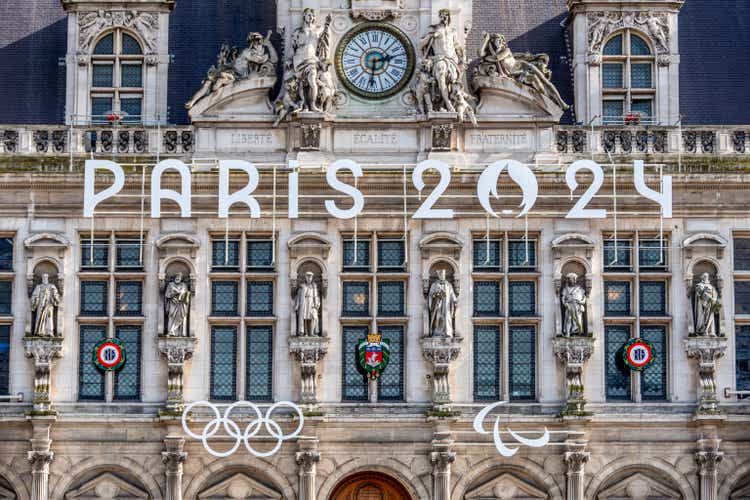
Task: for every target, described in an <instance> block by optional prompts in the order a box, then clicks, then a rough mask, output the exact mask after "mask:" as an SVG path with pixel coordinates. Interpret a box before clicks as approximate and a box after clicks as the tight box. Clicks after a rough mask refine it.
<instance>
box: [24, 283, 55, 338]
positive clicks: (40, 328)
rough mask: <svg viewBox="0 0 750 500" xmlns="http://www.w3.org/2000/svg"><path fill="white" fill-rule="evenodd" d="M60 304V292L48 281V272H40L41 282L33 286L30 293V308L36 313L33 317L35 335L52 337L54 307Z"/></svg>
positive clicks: (53, 330) (53, 331) (53, 332)
mask: <svg viewBox="0 0 750 500" xmlns="http://www.w3.org/2000/svg"><path fill="white" fill-rule="evenodd" d="M59 306H60V293H59V292H58V290H57V287H56V286H55V285H53V284H52V283H50V282H49V274H47V273H44V274H42V282H41V283H39V284H38V285H37V286H36V287H34V291H33V292H32V294H31V310H32V311H34V312H35V313H36V316H35V319H34V336H35V337H54V336H55V335H56V331H55V330H56V328H55V309H56V308H57V307H59Z"/></svg>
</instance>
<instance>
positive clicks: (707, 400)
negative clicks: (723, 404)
mask: <svg viewBox="0 0 750 500" xmlns="http://www.w3.org/2000/svg"><path fill="white" fill-rule="evenodd" d="M727 343H728V341H727V339H726V338H725V337H689V338H687V339H685V341H684V345H685V352H686V353H687V357H688V358H689V359H694V360H696V363H697V368H698V383H699V386H698V408H697V409H696V415H697V416H699V417H700V416H702V415H703V416H711V415H721V414H722V413H723V412H722V411H721V410H720V409H719V399H718V396H717V394H716V368H717V364H718V361H719V359H721V358H722V357H723V356H724V354H725V353H726V350H727Z"/></svg>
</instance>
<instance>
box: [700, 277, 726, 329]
mask: <svg viewBox="0 0 750 500" xmlns="http://www.w3.org/2000/svg"><path fill="white" fill-rule="evenodd" d="M694 301H695V333H696V334H698V335H707V336H709V337H715V336H716V319H715V313H716V311H717V310H718V309H719V307H720V305H719V294H718V292H717V291H716V288H714V286H713V285H712V284H711V277H710V276H709V275H708V273H703V274H701V280H700V281H699V282H698V283H697V284H696V285H695V294H694Z"/></svg>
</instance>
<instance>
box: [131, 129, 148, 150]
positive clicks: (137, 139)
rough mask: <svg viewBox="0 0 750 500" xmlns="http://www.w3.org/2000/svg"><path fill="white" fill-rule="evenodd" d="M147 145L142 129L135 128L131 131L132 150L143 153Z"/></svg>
mask: <svg viewBox="0 0 750 500" xmlns="http://www.w3.org/2000/svg"><path fill="white" fill-rule="evenodd" d="M147 147H148V136H147V135H146V132H145V131H144V130H136V131H134V132H133V152H135V153H145V152H146V148H147Z"/></svg>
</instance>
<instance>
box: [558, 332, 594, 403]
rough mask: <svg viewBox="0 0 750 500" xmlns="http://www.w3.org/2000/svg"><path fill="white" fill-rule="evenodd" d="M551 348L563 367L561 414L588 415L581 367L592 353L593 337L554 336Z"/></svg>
mask: <svg viewBox="0 0 750 500" xmlns="http://www.w3.org/2000/svg"><path fill="white" fill-rule="evenodd" d="M552 350H553V352H554V353H555V356H556V357H557V359H558V361H559V362H561V363H562V364H563V366H564V367H565V381H566V387H567V399H566V406H565V409H563V411H562V412H561V414H562V415H563V416H578V417H581V416H588V415H590V412H587V411H586V410H585V406H586V399H585V398H584V387H583V368H584V365H585V364H586V361H588V360H589V358H590V357H591V355H592V354H593V353H594V338H593V337H556V338H555V339H554V340H553V341H552Z"/></svg>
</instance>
